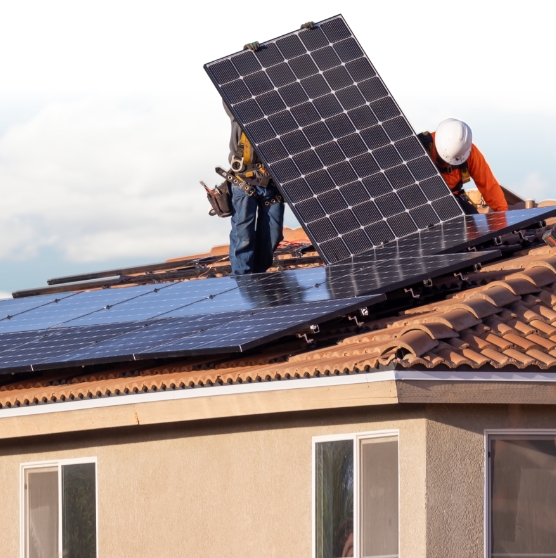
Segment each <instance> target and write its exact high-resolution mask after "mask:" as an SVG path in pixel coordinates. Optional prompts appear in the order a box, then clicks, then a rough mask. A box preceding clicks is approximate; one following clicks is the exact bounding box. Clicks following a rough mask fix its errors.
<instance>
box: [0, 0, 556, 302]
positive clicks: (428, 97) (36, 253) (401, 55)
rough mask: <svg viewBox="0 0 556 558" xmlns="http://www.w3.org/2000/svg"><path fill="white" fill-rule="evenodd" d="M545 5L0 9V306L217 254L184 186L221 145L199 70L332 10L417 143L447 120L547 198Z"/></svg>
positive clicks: (164, 2) (514, 180) (203, 208)
mask: <svg viewBox="0 0 556 558" xmlns="http://www.w3.org/2000/svg"><path fill="white" fill-rule="evenodd" d="M553 6H554V5H553V4H552V3H550V2H546V1H539V0H530V1H528V2H526V3H525V2H515V1H511V0H510V1H508V0H506V1H504V2H501V1H497V0H482V1H475V0H468V1H466V2H465V3H462V2H455V1H450V0H443V1H437V0H428V1H427V2H426V3H422V2H415V1H414V0H410V1H406V0H389V2H384V1H382V0H381V1H375V0H367V1H366V2H361V1H360V0H356V1H352V0H343V1H342V2H332V1H328V0H321V1H319V2H314V1H305V2H302V3H300V2H293V1H290V0H282V1H280V2H261V3H257V4H249V12H250V15H248V16H247V17H246V15H245V13H244V10H242V9H238V5H237V3H232V2H226V3H224V2H219V1H213V2H204V3H195V4H191V3H186V2H183V1H181V2H177V1H173V0H157V1H156V2H154V1H150V2H146V1H141V0H135V1H133V2H131V1H127V0H110V1H104V0H95V1H94V2H92V1H89V0H80V1H79V2H75V1H69V2H68V1H60V0H49V2H44V1H40V2H39V1H34V0H33V1H32V0H18V2H7V1H4V2H0V52H2V56H1V57H0V298H2V297H6V296H9V293H11V292H12V291H14V290H18V289H24V288H31V287H38V286H41V285H46V280H47V279H49V278H51V277H59V276H62V275H68V274H73V273H79V272H84V271H95V270H101V269H109V268H113V267H120V266H125V265H133V264H137V263H150V262H158V261H164V260H165V259H167V258H171V257H177V256H182V255H186V254H194V253H199V252H204V251H208V250H209V249H210V248H211V247H212V246H214V245H219V244H227V243H228V234H229V227H230V222H229V219H219V218H217V217H209V216H208V209H209V207H208V203H207V201H206V198H205V195H204V193H203V190H202V188H201V186H200V185H199V181H200V180H204V181H205V182H206V183H207V184H210V185H214V184H216V183H218V182H219V181H218V177H217V176H216V174H215V173H214V167H215V166H226V164H227V146H228V141H229V137H228V134H229V121H228V118H227V116H226V114H225V113H224V110H223V108H222V105H221V101H220V97H219V95H218V93H217V91H216V89H215V88H214V86H213V85H212V82H211V81H210V79H209V78H208V76H207V75H206V73H205V71H204V69H203V64H205V63H206V62H210V61H212V60H215V59H217V58H220V57H222V56H225V55H227V54H231V53H233V52H236V51H238V50H241V48H242V46H243V44H245V43H246V42H251V41H255V40H258V41H260V42H264V41H265V40H269V39H272V38H274V37H276V36H279V35H282V34H284V33H288V32H290V31H293V30H294V29H297V28H298V27H299V25H300V24H301V23H304V22H306V21H319V20H322V19H326V18H328V17H331V16H334V15H336V14H338V13H340V12H341V13H342V14H343V16H344V17H345V18H346V20H347V22H348V24H349V25H350V26H351V28H352V30H353V32H354V33H355V35H356V36H357V38H358V39H359V41H360V43H361V44H362V46H363V48H364V49H365V51H366V52H367V54H368V56H369V58H370V59H371V60H372V62H373V64H374V65H375V67H376V68H377V70H378V71H379V73H380V74H381V76H382V78H383V79H384V81H385V83H386V84H387V86H388V87H389V89H390V91H391V92H392V94H393V96H394V97H395V98H396V100H397V101H398V103H399V105H400V106H401V107H402V110H403V111H404V113H405V114H406V116H407V118H408V119H409V121H410V122H411V124H412V125H413V127H414V129H415V130H416V131H417V132H419V131H422V130H431V131H432V130H434V129H435V127H436V125H437V124H438V123H439V122H440V121H441V120H443V119H445V118H449V117H453V118H459V119H462V120H464V121H466V122H467V123H468V124H469V125H470V126H471V128H472V129H473V138H474V142H475V143H476V144H477V146H478V147H479V149H480V150H481V151H482V152H483V153H484V154H485V156H486V158H487V160H488V162H489V163H490V165H491V167H492V169H493V171H494V173H495V175H496V176H497V177H498V179H499V181H500V182H501V184H503V185H505V186H506V187H508V188H510V189H511V190H514V191H515V192H517V193H519V194H520V195H522V196H523V197H526V198H533V199H536V200H537V201H539V200H542V199H547V198H556V180H555V179H554V170H553V169H554V166H555V162H556V161H555V159H556V132H555V131H556V105H555V103H554V101H553V98H554V90H555V85H556V79H555V77H554V69H553V62H552V59H553V55H554V52H556V48H555V47H556V34H555V33H554V32H553V23H552V22H553V21H554V15H555V12H556V8H555V7H553ZM246 21H247V22H248V25H246ZM285 221H286V225H287V226H290V227H296V226H298V224H297V222H296V220H295V218H294V216H293V215H292V213H291V212H290V211H289V210H288V211H287V213H286V220H285Z"/></svg>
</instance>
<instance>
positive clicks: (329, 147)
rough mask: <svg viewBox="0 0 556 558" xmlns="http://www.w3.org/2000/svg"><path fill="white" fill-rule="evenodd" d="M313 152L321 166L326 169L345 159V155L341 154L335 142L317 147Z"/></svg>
mask: <svg viewBox="0 0 556 558" xmlns="http://www.w3.org/2000/svg"><path fill="white" fill-rule="evenodd" d="M315 152H316V153H317V155H318V156H319V158H320V160H321V161H322V162H323V164H324V165H325V166H327V167H329V166H330V165H334V164H335V163H339V162H340V161H343V160H344V159H345V155H344V154H343V153H342V150H341V149H340V148H339V147H338V144H337V143H336V142H335V141H332V142H330V143H325V144H324V145H321V146H319V147H317V148H316V149H315Z"/></svg>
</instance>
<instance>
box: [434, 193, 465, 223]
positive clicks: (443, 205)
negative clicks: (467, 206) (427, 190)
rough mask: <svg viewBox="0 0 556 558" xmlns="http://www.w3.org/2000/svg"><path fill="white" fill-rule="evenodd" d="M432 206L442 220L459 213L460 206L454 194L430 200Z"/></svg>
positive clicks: (451, 217)
mask: <svg viewBox="0 0 556 558" xmlns="http://www.w3.org/2000/svg"><path fill="white" fill-rule="evenodd" d="M432 207H433V208H434V210H435V211H436V213H438V216H439V217H440V219H441V220H442V221H447V220H448V219H453V218H454V217H457V216H458V215H461V208H460V206H459V204H458V202H457V201H456V198H455V197H454V196H446V197H444V198H440V199H439V200H436V201H433V202H432Z"/></svg>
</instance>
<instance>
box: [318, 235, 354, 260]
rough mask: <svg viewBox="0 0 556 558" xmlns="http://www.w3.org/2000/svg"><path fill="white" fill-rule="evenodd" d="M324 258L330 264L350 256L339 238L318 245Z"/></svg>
mask: <svg viewBox="0 0 556 558" xmlns="http://www.w3.org/2000/svg"><path fill="white" fill-rule="evenodd" d="M320 246H322V252H323V254H324V255H325V258H326V259H327V260H328V261H331V262H338V261H340V260H345V259H346V258H349V257H350V256H351V252H350V251H349V250H348V249H347V247H346V245H345V243H344V241H343V240H342V239H341V238H331V239H330V240H327V241H325V242H323V243H322V244H320Z"/></svg>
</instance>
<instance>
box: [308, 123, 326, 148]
mask: <svg viewBox="0 0 556 558" xmlns="http://www.w3.org/2000/svg"><path fill="white" fill-rule="evenodd" d="M303 131H304V132H305V135H306V136H307V139H308V140H309V142H310V143H311V145H315V146H317V145H321V144H322V143H326V142H329V141H332V139H333V137H332V134H331V133H330V131H329V130H328V128H327V126H326V124H325V123H324V122H317V123H316V124H313V125H311V126H307V127H306V128H305V129H304V130H303Z"/></svg>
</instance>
